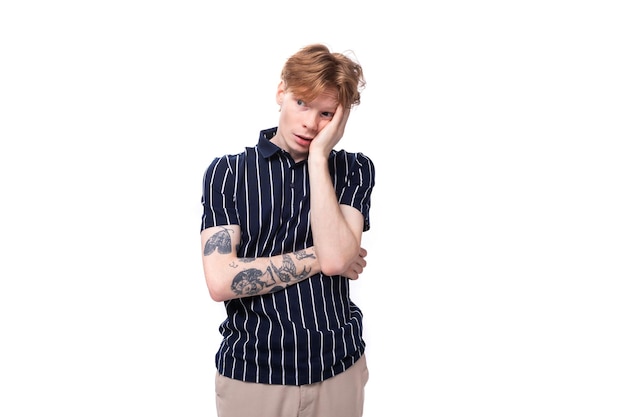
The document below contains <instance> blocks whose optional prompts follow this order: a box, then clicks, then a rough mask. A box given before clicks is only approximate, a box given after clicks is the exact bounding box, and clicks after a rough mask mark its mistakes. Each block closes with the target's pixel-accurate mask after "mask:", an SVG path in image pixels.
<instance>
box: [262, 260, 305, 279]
mask: <svg viewBox="0 0 626 417" xmlns="http://www.w3.org/2000/svg"><path fill="white" fill-rule="evenodd" d="M271 265H272V269H273V270H274V272H275V273H276V275H278V279H280V280H281V281H282V282H284V283H288V282H290V281H292V280H296V281H300V280H301V279H303V278H306V276H307V274H308V273H309V272H311V268H309V269H308V270H307V268H306V266H305V267H304V269H303V270H302V272H300V273H299V274H298V273H297V272H296V265H295V264H294V263H293V260H292V259H291V257H289V255H283V264H282V266H280V267H277V266H276V265H274V264H271Z"/></svg>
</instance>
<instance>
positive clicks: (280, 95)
mask: <svg viewBox="0 0 626 417" xmlns="http://www.w3.org/2000/svg"><path fill="white" fill-rule="evenodd" d="M284 98H285V82H284V81H282V80H281V82H280V83H278V88H277V89H276V104H278V105H279V106H282V105H283V99H284Z"/></svg>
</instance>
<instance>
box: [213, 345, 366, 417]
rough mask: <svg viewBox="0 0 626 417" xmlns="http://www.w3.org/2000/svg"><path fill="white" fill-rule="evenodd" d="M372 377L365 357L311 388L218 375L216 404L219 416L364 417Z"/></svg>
mask: <svg viewBox="0 0 626 417" xmlns="http://www.w3.org/2000/svg"><path fill="white" fill-rule="evenodd" d="M368 378H369V372H368V370H367V363H366V360H365V355H363V356H362V357H361V358H360V359H359V360H358V361H357V362H356V363H355V364H354V365H352V366H351V367H350V368H348V370H346V371H344V372H342V373H340V374H339V375H336V376H334V377H332V378H330V379H327V380H325V381H322V382H317V383H315V384H310V385H299V386H296V385H269V384H256V383H252V382H242V381H238V380H235V379H231V378H227V377H225V376H223V375H220V374H219V373H216V376H215V402H216V406H217V415H218V416H219V417H247V416H250V417H362V415H363V403H364V399H365V397H364V389H365V384H366V383H367V380H368Z"/></svg>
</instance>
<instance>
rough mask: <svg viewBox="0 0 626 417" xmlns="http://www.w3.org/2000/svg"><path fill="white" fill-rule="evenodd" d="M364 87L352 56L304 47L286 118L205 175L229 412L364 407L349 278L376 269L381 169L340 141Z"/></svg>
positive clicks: (357, 412)
mask: <svg viewBox="0 0 626 417" xmlns="http://www.w3.org/2000/svg"><path fill="white" fill-rule="evenodd" d="M364 86H365V80H364V78H363V70H362V68H361V66H360V64H358V63H357V62H355V61H354V60H352V59H350V58H349V57H348V56H346V55H344V54H339V53H332V52H330V50H329V49H328V48H327V47H326V46H324V45H321V44H314V45H309V46H306V47H304V48H302V49H301V50H300V51H298V52H297V53H295V54H294V55H292V56H291V57H290V58H289V59H288V60H287V62H286V63H285V65H284V67H283V69H282V73H281V81H280V83H279V85H278V89H277V93H276V101H277V104H278V105H279V110H280V114H279V120H278V126H277V127H274V128H270V129H266V130H262V131H261V133H260V137H259V141H258V144H257V145H256V146H255V147H248V148H246V149H245V151H243V152H242V153H239V154H236V155H225V156H222V157H218V158H216V159H214V160H213V162H212V163H211V164H210V165H209V167H208V168H207V170H206V172H205V176H204V188H203V197H202V204H203V209H204V212H203V217H202V226H201V243H202V252H203V256H202V259H203V267H204V275H205V278H206V283H207V286H208V289H209V293H210V295H211V298H212V299H213V300H215V301H219V302H224V305H225V309H226V313H227V318H226V320H225V321H224V322H223V323H222V324H221V325H220V329H219V330H220V332H221V334H222V336H223V340H222V343H221V345H220V348H219V350H218V352H217V354H216V367H217V374H216V381H215V390H216V405H217V410H218V415H219V416H220V417H241V416H255V417H288V416H293V417H296V416H324V417H332V416H338V417H339V416H341V417H360V416H362V414H363V403H364V387H365V384H366V382H367V379H368V371H367V365H366V362H365V342H364V340H363V329H362V324H363V320H362V314H361V310H360V309H359V308H358V307H357V306H356V305H355V304H354V303H353V302H352V301H351V299H350V291H349V290H350V288H349V281H350V280H356V279H358V277H359V275H360V274H361V273H362V272H363V268H364V267H365V266H366V261H365V257H366V255H367V252H366V250H365V249H363V248H362V247H361V236H362V233H363V232H364V231H367V230H368V229H369V227H370V224H369V210H370V197H371V193H372V189H373V186H374V166H373V164H372V161H371V160H370V159H369V158H368V157H367V156H365V155H363V154H362V153H351V152H347V151H344V150H340V151H336V150H335V149H334V147H335V146H336V145H337V144H338V143H339V141H340V140H341V138H342V136H343V133H344V129H345V126H346V123H347V121H348V118H349V115H350V109H351V108H352V107H353V106H356V105H358V104H360V91H361V90H362V88H363V87H364Z"/></svg>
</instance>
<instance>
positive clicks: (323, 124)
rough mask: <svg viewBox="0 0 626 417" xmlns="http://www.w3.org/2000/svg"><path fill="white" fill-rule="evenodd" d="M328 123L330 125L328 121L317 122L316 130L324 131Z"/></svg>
mask: <svg viewBox="0 0 626 417" xmlns="http://www.w3.org/2000/svg"><path fill="white" fill-rule="evenodd" d="M328 123H330V120H328V119H322V120H321V121H320V122H319V124H318V125H317V128H318V129H319V130H322V129H324V127H326V125H327V124H328Z"/></svg>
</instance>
